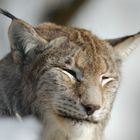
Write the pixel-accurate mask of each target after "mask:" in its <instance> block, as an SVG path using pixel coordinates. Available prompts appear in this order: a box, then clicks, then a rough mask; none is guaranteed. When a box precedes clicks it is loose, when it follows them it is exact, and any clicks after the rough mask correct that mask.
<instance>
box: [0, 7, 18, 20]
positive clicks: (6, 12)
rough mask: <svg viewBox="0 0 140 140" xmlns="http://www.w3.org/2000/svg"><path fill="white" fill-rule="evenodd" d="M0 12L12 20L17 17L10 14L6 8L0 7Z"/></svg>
mask: <svg viewBox="0 0 140 140" xmlns="http://www.w3.org/2000/svg"><path fill="white" fill-rule="evenodd" d="M0 13H1V14H3V15H5V16H7V17H9V18H11V19H12V20H14V19H18V18H16V17H15V16H14V15H12V14H11V13H9V12H8V11H7V10H3V9H1V8H0Z"/></svg>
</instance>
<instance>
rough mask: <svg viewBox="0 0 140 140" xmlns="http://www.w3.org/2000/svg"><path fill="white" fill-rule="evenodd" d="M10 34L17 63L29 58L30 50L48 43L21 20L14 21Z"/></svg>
mask: <svg viewBox="0 0 140 140" xmlns="http://www.w3.org/2000/svg"><path fill="white" fill-rule="evenodd" d="M8 34H9V40H10V44H11V50H12V54H13V58H14V61H15V62H17V63H20V61H23V59H25V57H28V55H29V52H30V50H33V49H35V48H36V47H41V46H43V45H45V44H46V43H47V41H46V40H44V39H43V38H41V37H40V36H39V35H38V34H37V33H36V31H35V30H34V28H33V27H32V26H31V25H29V24H28V23H26V22H24V21H22V20H19V19H15V20H12V23H11V25H10V27H9V32H8Z"/></svg>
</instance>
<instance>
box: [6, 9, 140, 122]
mask: <svg viewBox="0 0 140 140" xmlns="http://www.w3.org/2000/svg"><path fill="white" fill-rule="evenodd" d="M3 13H4V11H3ZM4 14H5V15H6V14H7V12H5V13H4ZM8 14H9V15H11V14H10V13H8ZM9 15H8V16H9ZM9 17H10V16H9ZM12 19H13V20H12V23H11V25H10V28H9V38H10V44H11V53H12V56H13V60H14V62H15V63H16V64H17V65H19V66H21V69H22V72H23V79H24V82H25V84H26V88H27V87H28V88H30V89H29V90H28V91H30V92H31V93H32V96H34V97H36V98H34V100H33V101H32V104H31V106H32V111H33V112H34V113H35V114H36V113H39V114H41V115H42V117H43V118H44V119H45V117H51V118H55V120H56V121H58V122H59V121H60V120H61V119H63V120H65V121H66V122H71V121H73V120H76V121H82V122H89V123H98V122H101V121H103V120H105V119H106V118H107V117H108V115H109V113H110V111H111V108H112V104H113V101H114V98H115V96H116V92H117V89H118V86H119V83H120V66H121V63H122V61H123V60H124V59H125V58H126V57H127V56H128V55H129V54H130V52H131V51H132V50H133V48H134V47H136V46H138V43H140V35H138V34H137V35H135V36H131V37H127V38H123V39H118V40H115V41H103V40H100V39H98V38H97V37H96V36H94V35H92V34H91V33H90V32H89V31H87V30H84V29H78V28H72V27H62V26H58V25H55V24H51V23H44V24H40V25H38V26H36V27H33V26H31V25H29V24H28V23H26V22H24V21H23V20H20V19H17V18H15V17H13V18H12ZM26 94H27V96H28V93H26ZM28 98H30V97H28ZM28 100H29V99H28Z"/></svg>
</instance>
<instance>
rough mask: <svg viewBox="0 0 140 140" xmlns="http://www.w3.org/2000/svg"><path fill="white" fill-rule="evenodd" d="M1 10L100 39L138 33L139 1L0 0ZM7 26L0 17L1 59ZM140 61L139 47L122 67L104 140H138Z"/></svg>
mask: <svg viewBox="0 0 140 140" xmlns="http://www.w3.org/2000/svg"><path fill="white" fill-rule="evenodd" d="M0 7H1V8H3V9H7V10H8V11H10V12H11V13H12V14H14V15H15V16H17V17H19V18H21V19H23V20H25V21H27V22H28V23H30V24H33V25H36V24H39V23H42V22H46V21H47V22H55V23H58V24H62V25H68V26H76V27H80V28H81V27H82V28H86V29H89V30H91V31H92V32H93V34H96V35H97V36H99V37H100V38H103V39H108V38H116V37H120V36H125V35H130V34H133V33H136V32H138V31H140V0H67V1H66V0H39V1H35V0H10V1H9V0H0ZM9 24H10V20H9V19H7V18H5V17H4V16H1V15H0V58H3V56H4V55H5V54H7V53H8V52H9V51H10V47H9V42H8V36H7V31H8V27H9ZM139 60H140V47H139V48H137V49H136V50H135V51H134V52H133V53H132V55H131V56H130V57H129V58H128V60H127V61H126V62H125V63H124V64H123V68H122V72H123V73H122V83H121V86H120V89H119V92H118V96H117V98H116V101H115V104H114V107H113V110H112V116H111V120H110V122H109V125H108V126H107V129H106V140H140V132H139V131H140V86H139V85H140V63H139ZM0 123H1V122H0ZM0 126H2V125H1V124H0ZM0 128H1V127H0ZM0 131H1V130H0ZM0 139H1V138H0ZM3 140H7V139H3ZM14 140H16V139H14ZM18 140H19V139H18ZM20 140H21V139H20ZM24 140H25V139H24ZM26 140H27V139H26ZM30 140H32V139H30ZM33 140H34V139H33Z"/></svg>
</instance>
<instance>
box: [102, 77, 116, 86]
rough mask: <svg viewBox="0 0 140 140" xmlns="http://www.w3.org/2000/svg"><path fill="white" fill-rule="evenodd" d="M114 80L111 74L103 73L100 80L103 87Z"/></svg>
mask: <svg viewBox="0 0 140 140" xmlns="http://www.w3.org/2000/svg"><path fill="white" fill-rule="evenodd" d="M113 80H114V78H112V77H109V76H105V75H102V76H101V77H100V82H101V85H102V87H103V86H104V85H106V84H107V83H109V82H110V81H113Z"/></svg>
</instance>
